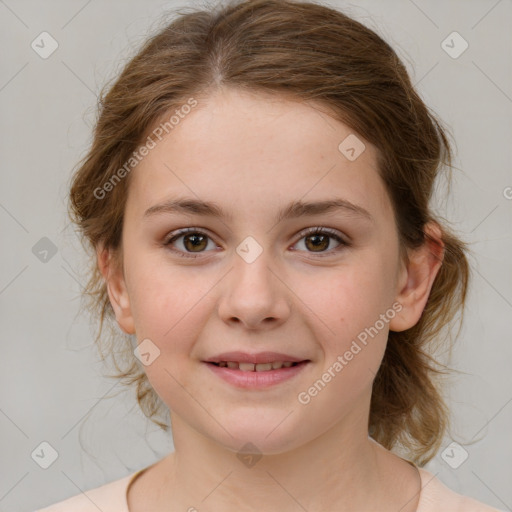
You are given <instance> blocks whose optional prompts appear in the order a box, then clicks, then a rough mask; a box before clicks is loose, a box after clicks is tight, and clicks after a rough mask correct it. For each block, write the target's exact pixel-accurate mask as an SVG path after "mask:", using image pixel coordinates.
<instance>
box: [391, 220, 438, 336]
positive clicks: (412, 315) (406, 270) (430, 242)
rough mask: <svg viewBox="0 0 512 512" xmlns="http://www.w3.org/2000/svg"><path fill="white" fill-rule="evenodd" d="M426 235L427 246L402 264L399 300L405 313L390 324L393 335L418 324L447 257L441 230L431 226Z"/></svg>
mask: <svg viewBox="0 0 512 512" xmlns="http://www.w3.org/2000/svg"><path fill="white" fill-rule="evenodd" d="M424 231H425V242H424V244H423V245H422V246H421V247H419V248H417V249H413V250H411V251H409V252H408V261H407V262H404V263H403V265H404V266H403V268H402V272H401V275H400V280H399V283H398V288H399V291H398V294H397V296H396V301H397V302H399V303H400V304H401V306H402V309H401V311H400V313H399V314H397V315H396V316H395V318H393V320H391V322H390V325H389V328H390V330H391V331H397V332H398V331H405V330H406V329H410V328H411V327H413V326H414V325H416V324H417V323H418V321H419V319H420V318H421V315H422V313H423V310H424V309H425V306H426V304H427V300H428V297H429V295H430V291H431V289H432V285H433V284H434V279H435V278H436V276H437V274H438V272H439V269H440V268H441V264H442V261H443V255H444V243H443V240H442V231H441V228H440V227H439V225H438V224H437V223H435V222H429V223H427V224H426V226H425V228H424Z"/></svg>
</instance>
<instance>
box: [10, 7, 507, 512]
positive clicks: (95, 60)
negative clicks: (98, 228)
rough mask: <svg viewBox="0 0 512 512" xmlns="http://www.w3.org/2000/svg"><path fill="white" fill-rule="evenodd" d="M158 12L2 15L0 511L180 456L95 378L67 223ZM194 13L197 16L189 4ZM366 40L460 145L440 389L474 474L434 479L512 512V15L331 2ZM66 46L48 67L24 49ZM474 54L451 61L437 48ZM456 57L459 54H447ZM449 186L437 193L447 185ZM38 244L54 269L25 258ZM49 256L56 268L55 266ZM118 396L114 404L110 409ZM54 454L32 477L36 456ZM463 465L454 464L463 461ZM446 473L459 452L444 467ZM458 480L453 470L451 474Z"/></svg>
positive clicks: (450, 205) (24, 507)
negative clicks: (455, 298) (460, 252)
mask: <svg viewBox="0 0 512 512" xmlns="http://www.w3.org/2000/svg"><path fill="white" fill-rule="evenodd" d="M183 5H185V3H184V2H181V3H178V2H169V1H168V2H163V1H157V0H153V1H144V2H142V1H134V0H130V1H126V0H125V1H122V2H121V1H108V2H106V1H103V2H100V1H98V0H92V1H89V2H87V1H86V0H72V1H69V0H67V1H63V0H62V1H56V0H52V1H45V2H36V1H28V0H20V1H15V0H0V29H1V30H0V44H1V48H2V52H1V54H0V55H1V57H0V58H1V62H0V108H1V116H0V141H1V142H0V149H1V161H0V162H1V179H2V186H1V188H0V226H1V233H2V251H1V270H0V305H1V321H0V332H1V337H2V345H1V346H2V357H1V358H0V389H1V395H0V434H1V435H0V439H1V452H0V453H1V455H0V468H1V478H0V510H2V511H7V510H19V511H31V510H34V509H35V508H39V507H43V506H45V505H48V504H50V503H54V502H56V501H59V500H62V499H64V498H67V497H69V496H72V495H75V494H77V493H79V492H80V491H83V490H87V489H90V488H92V487H97V486H99V485H102V484H104V483H106V482H110V481H112V480H114V479H118V478H121V477H123V476H125V475H127V474H128V473H129V472H132V471H135V470H137V469H140V468H143V467H145V466H147V465H149V464H151V463H153V462H154V461H156V460H157V459H159V458H161V457H163V456H164V455H165V454H166V453H168V452H169V451H170V450H172V440H171V439H170V438H169V437H168V435H167V434H164V433H162V432H160V431H159V429H158V427H156V426H155V425H153V424H152V423H149V422H148V421H147V420H145V418H143V417H142V413H140V412H139V411H138V407H137V406H136V402H135V397H134V395H133V394H132V393H131V392H122V388H121V386H120V385H117V384H116V383H115V381H114V380H109V379H107V378H104V377H102V365H101V364H100V363H98V362H97V357H96V352H95V349H94V347H93V346H92V335H91V332H92V330H91V327H90V326H89V323H88V319H87V316H85V315H83V314H81V313H80V292H81V287H82V285H81V283H84V280H83V279H84V277H83V272H84V269H85V264H86V259H85V256H84V254H83V251H82V249H81V246H80V243H79V241H78V239H77V238H76V235H75V234H74V232H73V230H72V229H71V227H70V225H69V222H68V220H67V218H66V213H65V200H66V194H67V186H68V182H69V177H70V174H71V170H72V169H73V167H74V166H75V165H76V163H77V161H78V159H79V158H80V157H81V156H83V155H84V153H85V151H86V149H87V146H88V143H89V142H90V137H91V127H92V124H93V121H94V107H95V101H96V94H97V93H98V91H99V89H100V87H101V86H102V85H103V84H104V83H105V81H106V80H107V79H109V78H110V77H112V76H113V75H114V74H115V73H116V71H118V70H119V69H120V67H121V66H122V64H123V63H124V62H125V61H126V59H128V58H129V56H130V55H132V54H133V52H134V51H135V50H136V48H137V46H138V45H139V44H140V43H141V42H142V41H143V39H144V37H145V35H146V33H147V30H148V28H152V27H153V28H154V27H155V26H156V25H155V24H157V23H158V20H159V16H160V14H161V13H162V12H164V11H166V10H169V9H173V8H175V7H177V6H183ZM188 5H196V6H199V5H200V3H199V2H189V3H188ZM327 5H331V6H333V7H339V8H342V9H344V10H345V11H346V12H347V13H348V14H350V15H352V16H354V17H355V18H356V19H358V20H359V21H362V22H363V23H365V24H367V25H368V26H370V27H371V28H373V29H374V30H376V31H377V32H378V33H379V34H380V35H381V36H382V37H384V38H385V39H386V40H387V41H389V42H390V43H391V44H392V46H393V47H394V48H395V49H396V50H397V52H398V53H399V55H400V56H401V57H402V58H403V59H404V61H405V63H406V65H407V66H408V69H409V70H410V72H411V73H412V77H413V82H414V83H416V84H417V87H418V89H419V91H420V94H421V95H422V97H423V98H424V100H425V101H426V103H427V104H428V105H429V106H430V107H431V108H432V109H433V110H434V111H435V112H436V113H438V114H439V116H440V117H441V118H442V119H443V120H444V122H445V123H446V124H447V125H448V126H449V127H451V129H452V132H453V135H454V138H455V140H456V143H457V153H456V159H455V165H456V166H457V168H458V169H459V170H456V171H455V173H454V187H453V191H452V192H453V195H452V196H451V197H450V198H449V199H447V200H445V199H443V196H440V197H441V199H442V200H440V201H438V207H439V211H440V212H441V213H444V214H445V215H446V216H447V217H448V218H450V219H451V220H452V221H453V226H454V227H455V229H456V230H458V232H459V233H461V235H462V236H463V238H465V239H466V240H467V241H469V242H470V243H471V250H472V259H471V261H472V267H473V275H474V279H473V284H472V287H471V290H470V297H469V301H468V307H467V315H466V322H465V326H464V328H463V330H462V332H461V335H460V337H459V340H458V341H457V344H456V346H455V349H454V352H453V359H452V366H453V367H454V368H456V369H457V370H459V371H460V372H461V373H459V374H455V375H454V376H453V378H452V379H451V380H450V382H451V385H450V387H449V388H448V391H447V392H448V393H449V404H450V407H451V410H452V413H453V425H454V429H453V432H452V435H451V436H448V437H447V438H446V441H445V443H444V444H443V448H444V447H446V446H448V445H449V444H450V443H451V442H452V441H453V440H455V441H457V442H458V443H460V444H465V443H468V442H471V441H477V442H474V443H473V444H470V445H466V446H465V450H466V451H467V453H468V458H467V460H466V461H465V462H464V463H463V464H461V465H460V467H458V468H456V469H454V468H452V467H450V465H449V464H447V462H445V460H443V458H442V457H441V452H440V454H439V455H438V456H437V457H436V458H435V459H434V460H433V461H432V462H431V463H430V464H429V465H428V466H427V469H429V470H430V471H432V472H433V473H435V474H436V475H437V476H438V478H440V479H441V480H442V481H443V482H445V483H446V484H447V485H448V486H449V487H451V488H452V489H454V490H456V491H458V492H460V493H462V494H467V495H470V496H473V497H475V498H476V499H479V500H481V501H484V502H487V503H489V504H491V505H494V506H495V507H497V508H500V509H503V510H512V487H511V485H510V484H511V482H512V440H511V425H512V403H511V402H512V386H511V384H512V377H511V370H510V366H511V362H512V344H511V343H510V330H511V318H512V315H511V313H512V272H511V267H512V258H511V256H512V239H511V225H512V200H511V199H507V197H506V196H508V197H509V198H511V197H512V189H510V188H507V187H512V172H511V162H512V158H511V147H512V145H511V140H512V139H511V135H512V133H511V132H512V126H511V125H512V123H511V119H512V116H511V114H512V58H511V57H512V55H511V54H512V40H511V39H512V36H511V31H510V26H511V22H512V3H511V1H510V0H500V1H496V0H471V1H468V0H464V1H463V0H458V1H454V0H451V1H445V0H439V1H420V0H415V1H414V2H413V1H412V0H393V1H386V2H382V1H378V0H366V1H360V2H358V4H357V6H355V5H353V4H350V3H348V2H342V1H339V2H334V1H331V2H329V3H327ZM42 31H48V32H49V33H50V34H51V35H52V36H53V37H54V38H55V39H56V40H57V41H58V44H59V47H58V49H57V50H56V51H55V53H53V54H52V55H51V56H50V57H49V58H47V59H42V58H41V57H40V56H39V55H38V54H37V53H36V52H35V51H34V50H33V49H32V48H31V42H32V41H33V40H34V39H35V38H36V37H37V36H38V35H39V34H40V33H41V32H42ZM453 31H457V32H459V33H460V34H461V36H462V37H463V38H464V39H465V40H466V41H467V42H468V43H469V48H468V49H467V50H466V51H465V52H464V53H463V54H462V55H460V57H458V58H456V59H454V58H452V57H450V56H449V55H448V54H447V53H446V52H445V51H444V50H443V48H442V46H441V43H442V41H443V40H444V39H445V38H446V37H447V36H448V35H449V34H450V33H451V32H453ZM457 44H458V43H457ZM441 188H442V187H441ZM43 237H48V238H49V239H50V240H51V241H52V242H53V243H54V244H55V246H56V247H57V253H56V254H55V255H54V256H52V257H51V258H50V257H48V258H49V259H48V261H47V262H43V261H40V259H38V258H37V257H36V255H35V254H34V253H33V252H32V248H33V247H34V245H35V244H36V243H37V242H38V241H39V240H40V239H41V238H43ZM50 254H51V253H50ZM118 392H119V394H118V395H117V396H114V397H113V398H110V399H107V398H105V397H106V395H114V394H115V393H118ZM43 441H47V442H48V443H50V444H51V445H52V446H53V447H54V448H55V450H57V452H58V458H57V460H56V461H55V462H54V463H53V464H52V465H51V466H50V467H49V468H48V469H42V468H41V467H40V466H39V465H38V464H36V462H35V461H34V460H33V458H32V457H31V454H32V452H33V451H34V450H35V449H36V448H37V447H38V446H39V445H40V443H41V442H43ZM457 450H459V451H458V452H457ZM448 453H449V454H450V455H451V458H452V460H453V459H454V458H455V459H457V457H460V454H461V453H462V452H460V449H459V448H457V447H456V451H455V452H451V451H448ZM452 464H453V463H452Z"/></svg>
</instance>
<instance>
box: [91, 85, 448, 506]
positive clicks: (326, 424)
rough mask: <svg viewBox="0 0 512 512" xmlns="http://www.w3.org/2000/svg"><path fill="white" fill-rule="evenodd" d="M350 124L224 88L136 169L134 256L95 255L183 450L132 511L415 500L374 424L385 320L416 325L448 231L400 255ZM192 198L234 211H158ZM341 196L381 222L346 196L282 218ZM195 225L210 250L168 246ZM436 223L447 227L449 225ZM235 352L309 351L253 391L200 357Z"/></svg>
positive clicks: (127, 249)
mask: <svg viewBox="0 0 512 512" xmlns="http://www.w3.org/2000/svg"><path fill="white" fill-rule="evenodd" d="M351 133H352V130H351V129H350V128H349V127H348V126H346V125H344V124H343V123H341V122H339V121H336V120H334V119H333V118H331V117H329V116H327V115H326V114H325V113H323V112H321V111H320V110H319V109H318V106H317V107H315V105H313V104H311V103H309V104H306V103H300V102H296V101H292V100H290V99H289V98H284V97H278V96H266V95H262V94H258V95H256V94H249V93H247V92H243V93H242V92H238V91H235V90H233V89H225V90H219V91H217V92H216V93H214V94H212V95H210V96H209V97H208V98H206V99H202V100H200V101H199V105H198V106H197V107H196V108H195V109H193V110H192V111H191V112H190V113H189V114H188V115H187V116H186V117H185V119H183V120H182V121H181V122H180V124H179V125H177V126H176V127H175V128H174V130H173V131H172V132H171V133H170V135H169V136H167V137H166V138H165V139H163V140H162V141H161V142H159V143H158V144H157V146H156V147H155V148H154V149H153V150H152V151H150V153H149V154H148V155H147V156H146V157H145V158H144V159H143V160H142V161H141V162H140V164H139V165H138V166H137V168H135V169H134V170H133V171H132V175H131V176H130V180H131V182H130V187H129V194H128V198H127V203H126V210H125V222H124V226H123V241H122V253H123V264H122V266H123V268H119V266H116V265H115V264H114V260H113V259H112V258H111V256H112V254H111V253H109V252H108V251H106V250H104V249H103V248H102V247H98V252H97V255H98V264H99V267H100V269H101V271H102V273H103V275H104V277H105V280H106V282H107V285H108V291H109V297H110V301H111V304H112V306H113V309H114V312H115V315H116V319H117V322H118V323H119V325H120V327H121V328H122V329H123V330H124V331H125V332H126V333H129V334H136V337H137V340H138V342H139V343H140V342H141V341H142V340H144V339H146V338H149V339H150V340H151V342H152V343H154V345H156V346H157V347H158V348H159V350H160V355H159V357H157V358H156V359H155V360H154V361H153V362H152V363H151V364H150V365H148V366H145V371H146V373H147V376H148V378H149V381H150V382H151V385H152V386H153V388H154V389H155V391H156V392H157V393H158V394H159V396H160V397H161V398H162V400H163V401H164V402H165V403H166V404H167V406H168V407H169V409H170V411H171V421H172V431H173V439H174V446H175V451H174V452H173V453H171V454H169V455H168V456H167V457H165V458H164V459H162V460H160V461H159V462H158V463H156V464H154V465H152V466H150V467H149V468H148V469H147V470H146V471H145V472H144V473H142V475H141V476H139V478H138V479H136V480H135V481H134V483H133V485H132V486H131V487H130V489H129V492H128V503H129V507H130V511H131V512H139V511H142V510H144V509H145V510H148V509H150V510H154V511H160V510H161V511H163V510H166V511H173V510H181V511H184V510H189V509H190V510H195V509H192V508H190V507H195V508H196V509H197V510H200V511H206V510H212V511H213V510H223V511H226V512H229V511H234V510H236V511H238V512H240V511H249V510H259V509H261V505H262V503H264V504H265V510H280V511H292V510H293V511H296V510H302V508H301V506H302V507H304V508H305V509H306V510H308V511H309V512H313V511H321V510H322V511H325V510H337V511H351V512H353V511H358V510H361V511H363V510H364V511H365V512H367V511H370V510H379V511H381V512H385V511H393V512H396V511H397V510H400V511H401V512H409V511H413V510H415V509H416V505H417V502H418V494H419V491H420V482H419V475H418V472H417V470H416V468H415V467H413V466H412V465H411V464H409V463H407V462H406V461H405V460H403V459H401V458H400V457H398V456H396V455H394V454H393V453H391V452H389V451H388V450H385V449H384V448H383V447H382V446H380V445H378V444H377V443H375V442H374V441H372V440H371V439H369V438H368V435H367V432H368V430H367V424H368V415H369V408H370V398H371V389H372V382H373V379H374V377H375V374H376V372H377V370H378V368H379V365H380V363H381V360H382V357H383V354H384V350H385V347H386V341H387V337H388V332H389V330H390V329H391V330H395V331H401V330H404V329H408V328H409V327H411V326H413V325H414V324H416V323H417V321H418V319H419V318H420V316H421V313H422V311H423V308H424V306H425V304H426V301H427V298H428V294H429V292H430V289H431V286H432V283H433V280H434V278H435V275H436V273H437V271H438V270H439V267H440V264H441V263H440V262H441V259H442V243H441V244H440V245H439V246H436V245H431V244H430V243H426V244H425V246H423V247H421V248H420V249H418V250H416V251H414V252H411V251H410V252H409V262H408V263H407V264H406V263H405V262H404V261H402V259H401V257H400V253H399V242H398V234H397V228H396V222H395V218H394V213H393V209H392V205H391V202H390V199H389V196H388V194H387V191H386V189H385V186H384V184H383V182H382V180H381V178H380V177H379V175H378V172H377V166H376V155H377V150H376V148H375V147H374V146H372V145H371V144H370V143H369V142H367V141H366V140H365V139H363V137H361V136H359V135H358V138H359V139H360V140H362V141H364V143H365V145H366V149H365V151H363V153H362V154H361V155H360V156H359V157H358V158H357V159H356V160H355V161H349V160H348V159H347V158H346V157H345V156H344V155H343V154H342V153H341V152H340V151H339V150H338V145H339V144H340V142H341V141H343V140H344V139H345V137H347V136H348V135H349V134H351ZM177 196H181V197H190V198H193V199H200V200H204V201H213V202H215V203H216V204H218V205H219V206H220V207H222V208H223V209H225V210H226V211H227V212H228V213H230V214H231V216H232V218H230V219H228V218H226V219H222V220H221V219H216V218H213V217H204V216H201V215H198V214H183V213H179V214H177V213H159V214H155V215H152V216H149V217H147V218H145V217H144V212H145V211H146V210H147V209H148V208H150V207H152V206H154V205H156V204H159V203H161V202H163V201H165V200H167V199H169V198H175V197H177ZM333 198H343V199H344V200H347V201H350V202H351V203H353V204H355V205H358V206H360V207H362V208H364V209H365V210H367V211H368V212H369V214H370V215H371V220H369V219H366V218H364V217H363V216H361V215H357V214H355V213H354V212H352V211H350V210H337V211H334V212H331V213H328V214H325V213H324V214H320V215H313V216H303V217H299V218H294V219H288V220H282V221H280V222H278V223H276V221H275V216H276V215H277V212H278V210H279V209H280V208H282V207H283V206H284V205H287V204H288V203H289V202H291V201H294V200H299V199H301V200H303V201H320V200H325V199H333ZM317 226H321V227H328V228H331V229H334V230H336V232H337V233H338V234H339V235H340V237H341V238H342V239H343V240H345V241H349V245H341V244H340V243H339V242H337V241H336V239H335V238H332V237H330V238H327V241H328V242H327V241H325V242H324V243H323V244H320V246H321V248H320V249H315V246H314V244H313V243H312V239H311V236H310V237H309V238H308V236H307V234H304V233H302V232H303V230H304V229H305V228H309V227H317ZM186 227H193V228H197V229H199V230H200V231H202V232H204V233H206V235H208V238H206V240H205V241H204V243H203V245H200V248H199V249H194V246H193V244H192V243H191V242H190V240H189V241H188V244H187V243H186V239H187V237H186V236H182V237H181V238H179V239H177V240H175V241H174V243H173V244H172V246H166V245H165V241H166V237H167V239H168V238H169V234H170V233H175V232H176V231H177V230H178V229H181V228H186ZM426 229H427V230H428V232H429V233H430V234H431V236H432V237H434V238H437V239H439V237H440V232H439V230H438V228H437V226H436V225H434V224H429V225H427V227H426ZM248 236H251V237H253V238H254V239H255V240H256V241H257V243H258V244H259V245H260V246H261V248H262V251H263V252H262V253H261V254H260V255H259V256H258V258H256V260H255V261H253V262H252V263H248V262H246V261H245V260H244V259H243V258H241V257H240V256H239V254H237V252H236V248H237V247H238V246H239V244H240V243H241V242H242V241H243V240H244V239H245V238H246V237H248ZM171 247H172V248H174V249H175V250H176V251H178V252H179V251H181V252H182V253H184V254H185V257H180V256H179V255H178V254H177V253H175V252H172V249H171ZM338 248H339V250H338ZM193 251H195V252H193ZM190 254H192V255H194V254H195V255H197V258H195V259H194V258H193V257H187V255H190ZM322 254H323V255H324V256H322ZM397 302H398V303H399V304H400V305H401V311H400V312H399V313H397V314H396V315H395V316H394V318H393V319H391V320H390V321H389V323H386V324H385V326H384V328H382V329H381V330H380V331H379V333H378V335H376V336H375V337H374V338H372V339H370V341H369V342H368V344H367V345H366V346H365V347H364V348H363V349H362V350H361V351H360V352H359V353H358V354H357V355H355V356H354V358H353V359H352V360H351V361H349V362H348V364H347V365H346V366H345V367H344V368H343V370H342V371H341V372H338V373H337V374H336V376H335V377H334V378H332V379H331V381H330V382H329V383H328V384H327V385H326V386H325V388H324V389H323V390H322V391H321V392H320V393H318V394H317V396H315V397H312V398H311V401H310V402H309V403H308V404H306V405H304V404H301V403H299V401H298V399H297V395H298V393H299V392H300V391H307V390H308V388H310V387H311V385H312V384H313V383H314V382H315V381H317V380H318V379H319V378H320V377H321V376H322V374H323V373H324V372H325V371H326V370H327V369H328V368H329V367H331V366H332V365H333V363H334V362H335V361H336V358H337V357H338V355H343V354H344V353H345V352H346V351H347V350H348V349H349V348H350V345H351V343H352V341H353V340H354V339H356V337H357V335H358V334H359V333H361V332H362V331H364V329H365V328H368V327H370V326H373V325H374V324H375V322H376V320H378V319H379V315H381V314H385V312H386V311H388V310H389V309H390V308H391V307H392V304H393V303H397ZM229 350H241V351H246V352H259V351H266V350H274V351H279V352H284V353H287V354H292V355H295V356H297V357H300V358H301V359H310V360H311V363H309V364H308V366H307V367H306V368H304V369H303V370H302V372H301V373H300V374H298V375H296V376H295V377H294V378H293V379H291V380H289V381H286V382H283V383H281V384H278V385H276V386H273V387H271V388H266V389H264V390H243V389H238V388H235V387H233V386H231V385H230V384H227V383H226V382H224V381H223V380H222V379H220V378H219V377H217V376H216V375H214V374H213V372H211V371H210V369H209V368H207V367H206V365H205V363H203V362H201V361H203V360H204V359H207V358H209V357H212V356H214V355H216V354H219V353H221V352H224V351H229ZM247 442H251V443H252V444H254V445H255V446H256V447H257V448H258V450H259V452H261V453H262V454H263V457H262V458H261V459H260V460H259V461H258V462H257V463H256V464H255V465H253V466H252V467H247V466H246V465H244V464H243V463H242V462H241V461H240V460H239V458H238V457H237V452H238V451H239V450H240V448H241V447H242V446H243V445H245V444H246V443H247ZM290 468H293V471H290ZM299 504H300V505H299Z"/></svg>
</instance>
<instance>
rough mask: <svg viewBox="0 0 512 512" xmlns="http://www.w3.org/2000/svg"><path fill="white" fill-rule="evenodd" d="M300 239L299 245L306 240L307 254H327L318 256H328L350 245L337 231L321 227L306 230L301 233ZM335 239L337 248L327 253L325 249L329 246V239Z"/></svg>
mask: <svg viewBox="0 0 512 512" xmlns="http://www.w3.org/2000/svg"><path fill="white" fill-rule="evenodd" d="M301 235H302V238H301V239H300V240H299V242H297V244H298V243H300V242H301V241H302V240H306V242H305V243H304V246H305V247H306V249H307V250H308V252H313V253H325V252H327V253H328V254H319V256H322V257H323V256H328V255H331V254H332V253H333V252H338V251H339V250H341V249H343V248H344V247H347V246H349V245H350V244H349V243H348V242H346V241H345V240H343V238H341V236H340V235H339V234H338V232H337V231H335V230H333V229H330V228H322V227H313V228H308V229H307V230H305V231H303V232H302V233H301ZM333 238H334V239H335V240H336V241H337V242H338V246H337V247H335V248H334V249H333V250H329V251H327V248H328V247H329V245H330V239H333Z"/></svg>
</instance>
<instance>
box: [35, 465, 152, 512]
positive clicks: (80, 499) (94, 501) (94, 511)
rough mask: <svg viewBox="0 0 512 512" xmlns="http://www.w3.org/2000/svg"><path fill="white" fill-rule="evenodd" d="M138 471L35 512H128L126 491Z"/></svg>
mask: <svg viewBox="0 0 512 512" xmlns="http://www.w3.org/2000/svg"><path fill="white" fill-rule="evenodd" d="M140 471H142V470H140ZM140 471H135V472H134V473H130V474H129V475H127V476H125V477H123V478H120V479H119V480H115V481H113V482H110V483H108V484H105V485H102V486H101V487H96V488H94V489H90V490H89V491H85V492H82V493H80V494H77V495H75V496H72V497H70V498H67V499H65V500H63V501H59V502H58V503H54V504H53V505H50V506H48V507H45V508H41V509H38V510H36V511H35V512H98V510H108V511H109V512H128V505H127V503H126V490H127V489H128V485H129V484H130V482H131V481H132V480H133V479H134V478H135V477H136V476H137V475H138V474H139V473H140Z"/></svg>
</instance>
